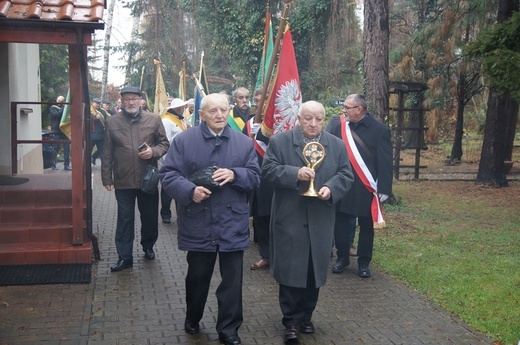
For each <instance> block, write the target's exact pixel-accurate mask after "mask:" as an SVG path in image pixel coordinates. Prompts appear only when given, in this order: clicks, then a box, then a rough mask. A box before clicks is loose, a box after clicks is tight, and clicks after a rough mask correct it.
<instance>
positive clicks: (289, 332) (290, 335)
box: [283, 326, 300, 344]
mask: <svg viewBox="0 0 520 345" xmlns="http://www.w3.org/2000/svg"><path fill="white" fill-rule="evenodd" d="M299 336H300V330H299V329H298V327H296V326H289V327H287V328H286V329H285V332H284V334H283V340H284V341H285V343H286V344H288V343H289V344H294V343H297V342H298V337H299Z"/></svg>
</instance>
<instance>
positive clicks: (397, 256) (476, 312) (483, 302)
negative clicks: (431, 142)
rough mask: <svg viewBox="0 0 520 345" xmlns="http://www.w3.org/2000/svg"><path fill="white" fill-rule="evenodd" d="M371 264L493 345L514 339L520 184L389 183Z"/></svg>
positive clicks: (519, 287)
mask: <svg viewBox="0 0 520 345" xmlns="http://www.w3.org/2000/svg"><path fill="white" fill-rule="evenodd" d="M394 194H395V195H396V196H397V197H398V199H400V203H399V204H398V205H395V206H391V205H385V208H384V210H385V220H386V222H387V227H386V228H385V229H382V230H376V237H375V244H374V259H373V261H374V263H375V264H376V265H377V266H378V268H381V269H383V270H385V271H386V272H388V273H389V274H391V275H393V276H394V277H396V278H397V279H399V280H401V281H402V282H404V283H405V284H406V285H408V286H410V287H412V288H413V289H415V290H417V291H419V292H420V293H422V294H424V295H426V296H427V297H428V298H429V299H430V300H431V301H433V302H434V303H436V304H437V305H439V306H442V307H443V308H445V309H446V310H448V311H449V312H451V313H453V314H455V315H457V316H458V317H459V318H460V319H462V320H463V321H464V322H466V323H467V324H469V325H471V326H472V327H474V328H475V329H477V330H479V331H481V332H483V333H487V334H490V335H491V336H492V337H493V338H494V340H495V343H496V344H501V345H516V344H518V343H519V341H520V182H510V187H506V188H501V189H494V188H487V187H482V186H479V185H476V184H475V183H473V182H437V181H429V182H395V183H394Z"/></svg>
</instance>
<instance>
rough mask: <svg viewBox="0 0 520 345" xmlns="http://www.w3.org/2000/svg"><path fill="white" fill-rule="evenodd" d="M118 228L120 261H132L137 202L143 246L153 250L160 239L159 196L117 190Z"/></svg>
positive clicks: (117, 239) (117, 237)
mask: <svg viewBox="0 0 520 345" xmlns="http://www.w3.org/2000/svg"><path fill="white" fill-rule="evenodd" d="M115 194H116V200H117V227H116V249H117V254H119V259H121V260H125V261H132V260H133V255H132V248H133V244H134V238H135V233H134V223H135V200H136V199H137V208H138V209H139V213H140V215H141V246H142V248H143V250H145V249H151V248H153V246H154V244H155V242H157V238H158V237H159V224H158V221H157V216H158V213H159V194H157V193H155V194H149V193H145V192H142V191H141V190H139V189H116V190H115Z"/></svg>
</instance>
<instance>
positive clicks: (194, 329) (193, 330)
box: [184, 321, 200, 334]
mask: <svg viewBox="0 0 520 345" xmlns="http://www.w3.org/2000/svg"><path fill="white" fill-rule="evenodd" d="M199 330H200V328H199V324H196V325H195V326H193V325H192V324H191V323H190V322H189V321H184V332H186V333H188V334H197V333H199Z"/></svg>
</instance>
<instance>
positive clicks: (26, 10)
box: [0, 0, 105, 22]
mask: <svg viewBox="0 0 520 345" xmlns="http://www.w3.org/2000/svg"><path fill="white" fill-rule="evenodd" d="M104 9H105V2H104V0H0V18H8V19H41V20H46V21H62V20H66V21H74V22H95V21H100V20H102V19H103V10H104Z"/></svg>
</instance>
